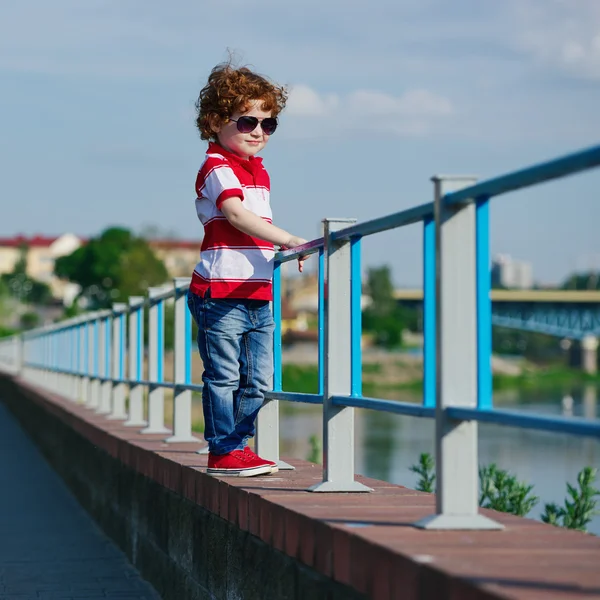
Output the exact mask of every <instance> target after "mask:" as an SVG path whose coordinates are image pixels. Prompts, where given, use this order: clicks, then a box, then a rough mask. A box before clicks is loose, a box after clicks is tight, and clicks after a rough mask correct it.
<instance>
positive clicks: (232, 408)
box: [187, 292, 275, 454]
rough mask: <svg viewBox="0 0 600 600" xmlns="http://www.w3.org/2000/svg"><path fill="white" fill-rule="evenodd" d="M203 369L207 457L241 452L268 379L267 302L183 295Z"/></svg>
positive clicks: (269, 327) (270, 374)
mask: <svg viewBox="0 0 600 600" xmlns="http://www.w3.org/2000/svg"><path fill="white" fill-rule="evenodd" d="M187 301H188V307H189V309H190V312H191V313H192V316H193V317H194V320H195V321H196V324H197V325H198V350H199V351H200V357H201V358H202V362H203V364H204V373H203V374H202V382H203V383H204V387H203V390H202V408H203V410H204V424H205V429H204V437H205V438H206V441H207V442H208V447H209V451H210V452H211V453H212V454H226V453H228V452H231V451H233V450H243V448H244V446H245V445H246V443H247V441H248V439H249V438H251V437H252V436H254V433H255V429H256V428H255V421H256V416H257V414H258V411H259V410H260V408H261V406H262V404H263V401H264V394H265V391H267V390H269V389H271V385H272V377H273V329H274V327H275V324H274V322H273V316H272V314H271V310H270V307H269V303H268V302H267V301H266V300H242V299H223V298H218V299H215V298H201V297H200V296H198V295H196V294H194V293H192V292H188V296H187Z"/></svg>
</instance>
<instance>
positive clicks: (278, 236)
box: [220, 197, 307, 248]
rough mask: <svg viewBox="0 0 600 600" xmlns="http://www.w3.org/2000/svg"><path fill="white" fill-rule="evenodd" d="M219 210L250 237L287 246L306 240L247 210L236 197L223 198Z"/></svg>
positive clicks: (297, 244)
mask: <svg viewBox="0 0 600 600" xmlns="http://www.w3.org/2000/svg"><path fill="white" fill-rule="evenodd" d="M220 210H221V212H222V213H223V214H224V215H225V218H226V219H227V220H228V221H229V222H230V223H231V224H232V225H233V226H234V227H235V228H236V229H239V230H240V231H243V232H244V233H247V234H248V235H251V236H252V237H256V238H259V239H261V240H265V241H266V242H271V243H272V244H276V245H277V246H287V247H288V248H295V247H296V246H300V245H301V244H306V242H307V240H305V239H303V238H300V237H297V236H295V235H292V234H290V233H288V232H287V231H285V230H284V229H280V228H279V227H276V226H275V225H273V224H272V223H269V222H268V221H265V220H264V219H262V218H261V217H259V216H258V215H256V214H254V213H253V212H251V211H249V210H247V209H246V208H244V205H243V204H242V201H241V200H240V199H239V198H237V197H234V198H227V199H226V200H224V201H223V203H222V204H221V207H220Z"/></svg>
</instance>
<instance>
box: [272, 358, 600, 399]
mask: <svg viewBox="0 0 600 600" xmlns="http://www.w3.org/2000/svg"><path fill="white" fill-rule="evenodd" d="M394 371H396V372H397V377H394V376H393V375H394ZM411 375H412V377H411V378H409V379H407V377H406V373H405V372H404V370H403V365H402V363H395V364H394V365H392V366H391V367H384V366H382V365H381V364H366V365H364V366H363V395H365V396H371V397H382V398H389V397H390V394H392V393H394V392H405V393H414V394H415V395H416V394H420V393H421V392H422V390H423V379H422V377H414V372H411ZM590 383H592V384H598V385H600V375H588V374H586V373H583V372H582V371H580V370H577V369H569V368H566V367H561V366H553V367H538V368H532V369H530V370H529V371H527V372H524V373H523V374H521V375H494V377H493V387H494V389H495V390H510V389H531V390H536V389H539V390H544V389H556V388H563V387H564V388H565V389H568V388H578V387H581V386H583V385H585V384H590ZM318 387H319V376H318V370H317V367H316V366H313V365H295V364H288V365H284V367H283V389H284V390H286V391H289V392H301V393H305V394H316V393H317V391H318Z"/></svg>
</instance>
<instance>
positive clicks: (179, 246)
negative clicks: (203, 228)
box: [148, 239, 202, 277]
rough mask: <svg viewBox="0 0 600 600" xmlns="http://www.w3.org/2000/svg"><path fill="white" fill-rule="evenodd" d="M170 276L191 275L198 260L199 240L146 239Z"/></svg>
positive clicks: (200, 242)
mask: <svg viewBox="0 0 600 600" xmlns="http://www.w3.org/2000/svg"><path fill="white" fill-rule="evenodd" d="M148 244H149V245H150V247H151V248H152V250H154V254H156V256H157V257H158V258H160V260H162V261H163V263H164V265H165V268H166V269H167V272H168V273H169V275H170V276H171V277H191V276H192V273H193V272H194V268H195V267H196V264H197V263H198V261H199V260H200V245H201V244H202V241H201V240H197V241H191V242H190V241H189V240H176V239H175V240H152V239H151V240H148Z"/></svg>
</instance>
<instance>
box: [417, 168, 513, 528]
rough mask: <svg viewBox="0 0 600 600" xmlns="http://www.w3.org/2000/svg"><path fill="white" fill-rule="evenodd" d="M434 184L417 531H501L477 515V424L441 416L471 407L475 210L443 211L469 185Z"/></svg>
mask: <svg viewBox="0 0 600 600" xmlns="http://www.w3.org/2000/svg"><path fill="white" fill-rule="evenodd" d="M474 181H475V180H474V179H473V178H467V177H434V178H433V182H434V185H435V223H436V257H435V260H436V265H437V270H436V271H437V272H436V311H437V314H436V330H437V331H436V333H437V340H438V344H437V349H436V351H437V356H436V364H437V378H436V420H435V431H436V433H435V437H436V481H437V492H436V514H435V515H431V516H429V517H426V518H425V519H422V520H421V521H419V522H417V523H416V524H415V525H416V526H417V527H420V528H424V529H502V525H500V524H499V523H496V522H495V521H492V520H491V519H488V518H487V517H484V516H483V515H480V514H479V512H478V510H479V507H478V497H479V465H478V455H477V421H457V420H452V419H449V418H448V417H447V416H446V408H448V407H451V406H460V407H468V408H476V407H477V368H478V365H477V305H476V291H477V290H476V269H475V239H476V220H475V203H474V202H470V203H467V204H463V205H460V206H446V205H445V204H444V195H445V194H447V193H449V192H453V191H456V190H459V189H461V188H464V187H467V186H469V185H472V184H473V183H474Z"/></svg>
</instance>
